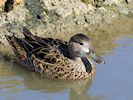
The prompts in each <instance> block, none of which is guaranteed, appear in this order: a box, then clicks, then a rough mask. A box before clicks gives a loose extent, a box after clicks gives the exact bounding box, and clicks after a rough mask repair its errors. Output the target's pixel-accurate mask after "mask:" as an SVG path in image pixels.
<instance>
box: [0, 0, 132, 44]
mask: <svg viewBox="0 0 133 100" xmlns="http://www.w3.org/2000/svg"><path fill="white" fill-rule="evenodd" d="M2 1H3V3H2ZM7 1H8V2H9V1H13V0H7ZM7 1H6V0H0V41H1V43H4V41H5V38H4V35H5V34H15V35H18V36H21V35H22V34H20V33H22V27H23V26H25V27H28V28H29V29H31V30H32V31H34V33H35V34H36V35H38V36H42V37H44V36H46V35H49V34H55V33H59V34H63V33H64V34H67V33H74V32H80V31H81V30H90V29H91V27H95V26H96V25H101V24H105V25H106V24H111V22H112V21H113V20H114V19H117V18H118V17H119V16H120V15H128V14H133V1H132V0H128V1H127V0H94V1H93V0H25V1H24V0H16V1H14V2H13V3H14V4H12V6H13V7H12V8H11V9H9V11H8V10H7V9H6V8H5V7H6V6H5V3H6V2H7ZM9 8H10V7H9ZM5 9H6V10H7V11H6V10H5ZM75 29H76V30H75Z"/></svg>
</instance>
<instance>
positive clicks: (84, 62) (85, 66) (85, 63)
mask: <svg viewBox="0 0 133 100" xmlns="http://www.w3.org/2000/svg"><path fill="white" fill-rule="evenodd" d="M73 60H74V61H75V62H76V63H79V64H80V65H79V68H80V69H82V70H84V71H86V72H88V73H89V72H90V71H91V69H92V67H91V62H90V61H89V60H88V59H87V57H81V58H80V57H76V58H74V59H73Z"/></svg>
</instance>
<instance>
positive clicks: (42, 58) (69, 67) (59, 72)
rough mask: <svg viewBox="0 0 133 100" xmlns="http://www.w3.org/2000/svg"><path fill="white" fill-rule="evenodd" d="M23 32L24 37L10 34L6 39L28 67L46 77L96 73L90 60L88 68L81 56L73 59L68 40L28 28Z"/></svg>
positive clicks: (83, 75)
mask: <svg viewBox="0 0 133 100" xmlns="http://www.w3.org/2000/svg"><path fill="white" fill-rule="evenodd" d="M23 33H24V36H25V38H23V39H18V38H16V37H15V36H8V35H6V39H7V40H8V42H9V44H10V45H11V46H12V48H13V51H14V53H15V55H16V57H17V60H18V61H19V62H20V63H21V64H22V65H25V66H26V67H27V68H28V69H30V70H32V71H35V72H38V73H40V74H42V75H43V76H45V77H50V78H58V79H81V78H87V77H91V76H92V75H94V73H95V69H94V66H93V64H92V63H91V62H90V60H87V61H88V63H89V64H90V65H88V69H87V70H86V68H85V63H84V62H83V61H82V59H80V57H79V58H76V59H71V56H70V54H69V52H68V43H67V42H65V41H61V40H59V39H52V38H40V37H37V36H34V35H32V34H31V32H30V31H29V30H28V29H26V28H24V29H23ZM85 38H86V37H85ZM78 40H80V39H76V42H77V41H78ZM85 59H87V58H85Z"/></svg>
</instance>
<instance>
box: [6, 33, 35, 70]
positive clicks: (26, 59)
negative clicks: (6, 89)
mask: <svg viewBox="0 0 133 100" xmlns="http://www.w3.org/2000/svg"><path fill="white" fill-rule="evenodd" d="M5 37H6V39H7V41H8V43H9V44H10V45H11V46H12V49H13V51H14V53H15V55H16V57H17V60H18V62H19V63H21V64H22V65H25V66H26V67H27V68H28V69H30V70H33V69H34V67H33V66H32V64H31V60H30V56H31V50H30V49H32V47H31V46H30V45H29V44H28V43H26V41H24V40H23V39H19V38H17V37H15V36H14V35H5Z"/></svg>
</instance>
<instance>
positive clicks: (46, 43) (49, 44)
mask: <svg viewBox="0 0 133 100" xmlns="http://www.w3.org/2000/svg"><path fill="white" fill-rule="evenodd" d="M23 34H24V36H25V39H24V40H25V42H27V43H29V44H30V45H32V46H33V51H37V49H39V48H45V49H49V48H50V49H51V48H55V49H57V50H59V51H60V52H61V53H62V54H63V55H64V56H65V57H68V58H69V53H68V46H67V42H66V41H63V40H59V39H53V38H41V37H38V36H35V35H33V34H32V33H31V32H30V31H29V30H28V29H27V28H25V27H24V28H23Z"/></svg>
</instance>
